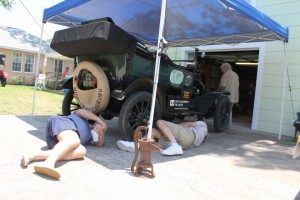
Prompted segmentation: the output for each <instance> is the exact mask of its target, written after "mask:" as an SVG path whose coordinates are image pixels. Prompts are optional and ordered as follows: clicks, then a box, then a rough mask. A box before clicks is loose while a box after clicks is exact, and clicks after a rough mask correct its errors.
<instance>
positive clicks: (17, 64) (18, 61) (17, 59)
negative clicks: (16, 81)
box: [12, 53, 22, 72]
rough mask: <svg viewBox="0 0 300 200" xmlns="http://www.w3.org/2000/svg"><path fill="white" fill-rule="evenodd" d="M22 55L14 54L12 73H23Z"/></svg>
mask: <svg viewBox="0 0 300 200" xmlns="http://www.w3.org/2000/svg"><path fill="white" fill-rule="evenodd" d="M21 65H22V54H20V53H13V62H12V71H14V72H21Z"/></svg>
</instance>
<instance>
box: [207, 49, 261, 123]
mask: <svg viewBox="0 0 300 200" xmlns="http://www.w3.org/2000/svg"><path fill="white" fill-rule="evenodd" d="M258 54H259V51H258V50H244V51H216V52H206V56H205V59H204V63H203V66H204V67H203V73H204V76H205V82H206V83H205V85H206V90H207V91H214V90H216V89H217V88H218V86H219V83H220V79H221V76H222V72H221V70H220V66H221V64H222V63H224V62H228V63H230V64H231V66H232V69H233V71H235V72H236V73H237V74H238V75H239V77H240V87H239V104H238V105H235V106H234V108H233V124H236V125H239V126H243V127H247V128H250V127H251V123H252V118H253V108H254V103H255V102H254V99H255V90H256V80H257V72H258Z"/></svg>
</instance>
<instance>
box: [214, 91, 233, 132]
mask: <svg viewBox="0 0 300 200" xmlns="http://www.w3.org/2000/svg"><path fill="white" fill-rule="evenodd" d="M229 112H230V102H229V98H228V97H227V96H224V97H222V98H220V99H219V101H218V103H217V105H216V108H215V114H214V128H215V131H216V132H218V133H219V132H223V131H225V129H226V128H227V125H228V119H229Z"/></svg>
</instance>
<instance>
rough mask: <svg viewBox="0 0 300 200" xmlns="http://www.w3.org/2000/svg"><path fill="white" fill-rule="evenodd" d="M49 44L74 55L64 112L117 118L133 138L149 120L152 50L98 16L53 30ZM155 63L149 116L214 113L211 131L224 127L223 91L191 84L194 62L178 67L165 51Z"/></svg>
mask: <svg viewBox="0 0 300 200" xmlns="http://www.w3.org/2000/svg"><path fill="white" fill-rule="evenodd" d="M51 47H52V48H53V49H54V50H55V51H57V52H59V53H60V54H62V55H64V56H67V57H72V58H74V66H75V69H74V75H73V77H69V78H67V79H65V80H63V81H62V83H61V84H62V87H63V88H65V89H69V92H68V93H67V94H66V96H65V98H64V100H63V105H62V113H63V114H64V115H68V114H70V113H71V112H72V111H74V110H76V109H78V108H85V109H88V110H90V111H92V112H94V113H95V114H97V115H101V116H102V117H103V118H104V119H106V120H110V119H112V118H113V117H119V130H120V134H121V136H122V138H123V139H125V140H132V139H133V132H134V130H135V129H136V128H137V127H138V126H141V125H147V124H148V120H149V116H150V109H151V100H152V90H153V76H154V68H155V57H156V52H151V51H149V50H148V48H147V47H146V46H145V45H144V44H143V43H142V42H140V41H139V40H138V39H137V38H135V37H134V36H132V35H130V34H129V33H127V32H126V31H124V30H122V29H121V28H120V27H118V26H117V25H115V24H114V23H113V21H112V20H103V19H101V20H95V21H92V22H87V23H84V24H82V25H80V26H77V27H74V28H69V29H65V30H60V31H57V32H56V33H55V34H54V38H53V40H52V43H51ZM77 63H78V64H77ZM160 65H161V66H160V72H159V83H158V89H157V95H156V106H155V116H154V121H155V120H157V119H159V118H162V119H167V120H172V119H174V118H175V117H178V118H180V119H183V118H184V117H185V116H190V115H197V116H198V118H202V117H206V118H209V117H214V127H215V130H216V131H217V132H221V131H224V130H225V128H226V123H227V120H228V116H229V99H228V96H227V95H226V94H223V93H220V92H211V93H207V94H204V95H202V94H201V93H200V92H199V91H200V90H199V86H198V85H197V84H196V75H197V73H196V72H197V71H198V70H199V69H197V67H194V68H188V69H187V68H184V67H182V66H178V65H176V64H174V63H173V62H172V60H170V58H169V57H168V56H167V55H165V54H162V57H161V63H160ZM153 124H155V123H153Z"/></svg>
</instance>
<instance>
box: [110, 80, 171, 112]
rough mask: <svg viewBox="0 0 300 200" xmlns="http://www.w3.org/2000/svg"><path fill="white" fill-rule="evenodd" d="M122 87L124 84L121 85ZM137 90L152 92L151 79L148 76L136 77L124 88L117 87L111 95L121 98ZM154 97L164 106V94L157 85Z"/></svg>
mask: <svg viewBox="0 0 300 200" xmlns="http://www.w3.org/2000/svg"><path fill="white" fill-rule="evenodd" d="M123 87H124V86H123ZM137 91H146V92H150V93H152V91H153V80H152V79H150V78H138V79H136V80H134V81H133V82H131V83H130V84H129V85H127V86H126V87H125V88H124V89H120V88H117V89H115V90H114V91H113V92H112V97H114V98H116V99H119V100H122V99H124V98H126V97H128V96H129V95H130V94H132V93H134V92H137ZM156 98H157V100H158V102H159V103H160V106H161V107H162V108H165V101H164V95H163V92H162V90H161V89H160V88H159V87H157V93H156Z"/></svg>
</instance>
